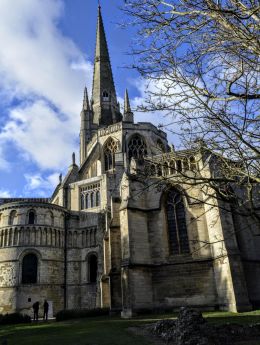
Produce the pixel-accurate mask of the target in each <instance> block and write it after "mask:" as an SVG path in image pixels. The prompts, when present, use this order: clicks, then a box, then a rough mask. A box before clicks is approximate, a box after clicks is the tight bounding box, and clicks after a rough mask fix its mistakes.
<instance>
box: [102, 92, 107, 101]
mask: <svg viewBox="0 0 260 345" xmlns="http://www.w3.org/2000/svg"><path fill="white" fill-rule="evenodd" d="M102 96H103V101H105V102H108V101H109V94H108V92H107V91H103V94H102Z"/></svg>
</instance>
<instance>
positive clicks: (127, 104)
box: [124, 89, 132, 114]
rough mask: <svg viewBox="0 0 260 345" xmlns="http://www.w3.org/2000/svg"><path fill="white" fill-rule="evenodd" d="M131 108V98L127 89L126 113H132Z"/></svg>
mask: <svg viewBox="0 0 260 345" xmlns="http://www.w3.org/2000/svg"><path fill="white" fill-rule="evenodd" d="M131 112H132V110H131V106H130V101H129V96H128V91H127V89H125V105H124V113H125V114H127V113H131Z"/></svg>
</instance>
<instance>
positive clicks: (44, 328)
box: [0, 311, 260, 345]
mask: <svg viewBox="0 0 260 345" xmlns="http://www.w3.org/2000/svg"><path fill="white" fill-rule="evenodd" d="M176 316H177V314H163V315H158V314H156V315H143V316H138V317H136V318H134V319H131V320H123V319H121V318H119V317H96V318H87V319H78V320H72V321H64V322H55V321H53V322H48V323H38V324H37V323H32V324H29V325H24V324H23V325H15V326H5V327H2V328H1V329H0V345H2V343H3V341H2V340H3V339H4V338H7V344H8V345H17V344H19V345H49V344H54V345H61V344H62V345H75V344H77V345H122V344H124V345H132V344H134V345H149V344H151V342H150V340H149V339H145V338H143V337H142V336H139V335H135V334H133V333H132V332H129V331H128V328H129V327H137V326H142V325H144V324H147V323H150V322H155V321H157V320H161V319H169V318H176ZM203 316H204V317H206V318H207V320H208V321H209V322H211V323H240V324H253V323H254V324H255V323H260V311H255V312H249V313H241V314H236V313H225V312H211V313H204V314H203Z"/></svg>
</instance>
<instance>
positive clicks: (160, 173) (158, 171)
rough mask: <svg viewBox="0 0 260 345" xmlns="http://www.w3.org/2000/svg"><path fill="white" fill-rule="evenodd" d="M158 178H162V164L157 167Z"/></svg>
mask: <svg viewBox="0 0 260 345" xmlns="http://www.w3.org/2000/svg"><path fill="white" fill-rule="evenodd" d="M157 176H162V166H161V165H160V164H158V165H157Z"/></svg>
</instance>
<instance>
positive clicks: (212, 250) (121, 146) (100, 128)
mask: <svg viewBox="0 0 260 345" xmlns="http://www.w3.org/2000/svg"><path fill="white" fill-rule="evenodd" d="M80 116H81V126H80V155H79V157H80V159H79V160H80V161H79V164H77V163H76V160H75V155H74V154H73V156H72V163H71V165H70V166H69V168H68V172H67V174H66V176H65V177H64V178H62V177H60V181H59V184H58V185H57V187H56V189H55V191H54V192H53V195H52V197H51V198H50V199H35V198H32V199H21V198H20V199H10V198H9V199H1V200H0V313H3V314H4V313H10V312H14V311H18V312H22V313H28V314H29V313H31V311H32V304H33V303H34V302H35V301H40V303H42V302H43V301H44V300H45V299H46V300H48V301H49V304H50V306H51V309H52V310H53V314H54V315H55V313H57V312H58V311H60V310H62V309H94V308H109V309H110V310H111V311H115V312H118V313H121V315H122V317H131V316H132V315H134V314H135V313H138V312H145V311H153V310H154V311H156V310H161V311H165V310H175V309H178V308H179V307H181V306H185V305H189V306H193V307H198V308H201V309H202V310H230V311H246V310H251V309H252V308H255V307H256V306H258V305H259V303H260V264H259V249H260V237H259V236H258V237H256V236H254V233H255V232H257V231H258V232H259V228H258V229H257V227H256V226H254V224H252V222H250V219H243V218H240V217H239V216H236V217H234V216H233V215H232V212H227V211H226V208H224V207H222V205H221V203H222V202H223V201H220V200H218V199H217V198H214V196H213V194H212V196H207V200H206V196H205V194H204V193H203V191H202V189H201V184H198V185H196V184H190V183H187V180H185V181H183V179H182V176H183V175H182V172H185V175H187V176H189V177H190V180H192V179H193V177H194V176H195V175H194V174H197V175H198V174H200V175H201V176H203V175H204V176H208V175H209V174H211V169H212V166H211V164H210V162H209V159H208V157H207V155H205V154H204V153H203V151H202V150H200V148H194V149H193V150H180V151H176V150H175V149H174V147H173V146H170V145H169V144H168V141H167V135H166V133H164V132H163V131H162V130H160V129H158V128H157V127H156V126H154V125H153V124H152V123H148V122H139V123H136V122H135V119H134V113H133V111H132V109H131V104H130V100H129V96H128V92H127V91H126V92H125V103H124V109H123V111H121V109H120V106H119V103H118V100H117V94H116V89H115V84H114V80H113V73H112V68H111V62H110V57H109V50H108V45H107V41H106V35H105V30H104V24H103V19H102V14H101V8H100V7H99V9H98V20H97V34H96V51H95V60H94V76H93V86H92V96H91V97H89V96H88V90H87V89H85V90H84V99H83V107H82V111H81V114H80ZM245 228H246V229H248V231H244V230H243V229H245Z"/></svg>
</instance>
